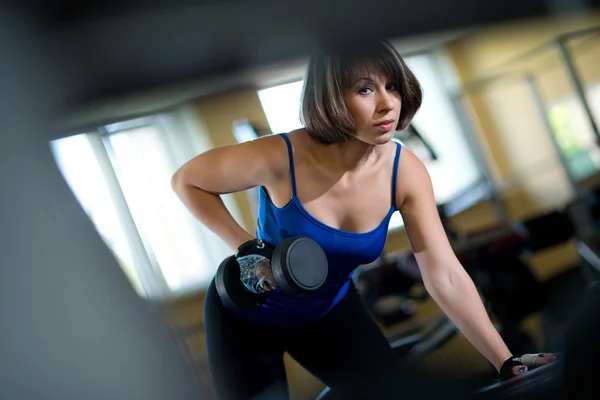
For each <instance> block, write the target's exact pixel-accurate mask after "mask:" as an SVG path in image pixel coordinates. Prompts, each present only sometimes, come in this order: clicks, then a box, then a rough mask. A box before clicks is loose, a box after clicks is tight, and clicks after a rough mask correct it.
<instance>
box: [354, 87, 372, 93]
mask: <svg viewBox="0 0 600 400" xmlns="http://www.w3.org/2000/svg"><path fill="white" fill-rule="evenodd" d="M372 91H373V89H371V88H368V87H367V88H361V89H359V90H358V93H360V94H369V93H371V92H372Z"/></svg>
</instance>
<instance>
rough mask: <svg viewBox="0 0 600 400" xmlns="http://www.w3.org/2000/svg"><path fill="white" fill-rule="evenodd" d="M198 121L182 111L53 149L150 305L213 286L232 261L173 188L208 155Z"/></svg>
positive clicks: (76, 138) (105, 129) (100, 130)
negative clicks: (192, 163)
mask: <svg viewBox="0 0 600 400" xmlns="http://www.w3.org/2000/svg"><path fill="white" fill-rule="evenodd" d="M186 118H187V119H186ZM190 121H191V120H190V118H189V116H187V114H185V113H184V112H179V113H177V112H174V113H173V114H168V115H159V116H153V117H148V118H144V119H137V120H132V121H125V122H122V123H118V124H113V125H109V126H104V127H100V128H98V130H97V131H94V132H88V133H85V134H81V135H77V136H73V137H68V138H64V139H60V140H56V141H54V142H52V143H51V147H52V150H53V154H54V157H55V159H56V162H57V164H58V166H59V168H60V170H61V172H62V174H63V176H64V177H65V179H66V181H67V182H68V184H69V186H70V188H71V189H72V191H73V193H74V194H75V195H76V197H77V199H78V201H79V202H80V204H81V205H82V207H83V208H84V210H85V211H86V213H87V214H88V216H89V217H90V219H91V220H92V222H93V223H94V225H95V226H96V228H97V230H98V232H99V233H100V235H101V236H102V238H103V239H104V241H105V242H106V244H107V246H108V247H109V248H110V249H111V250H112V251H113V253H114V254H115V257H116V258H117V259H118V261H119V263H120V265H121V267H122V268H123V271H124V272H125V273H126V274H127V276H128V277H129V279H130V281H131V282H132V285H133V286H134V288H135V290H136V291H137V292H138V293H139V294H140V295H141V296H144V297H147V298H153V299H164V298H168V297H173V296H180V295H183V294H186V293H189V292H192V291H195V290H197V289H200V288H204V287H206V286H207V285H208V283H209V282H210V280H211V279H212V277H213V276H214V273H215V272H216V270H217V268H218V265H219V263H220V261H221V260H223V259H225V258H226V257H227V256H228V255H230V250H229V249H228V248H227V246H226V245H225V243H223V242H222V241H221V240H220V239H219V238H218V237H216V235H214V234H213V233H212V232H210V231H208V230H207V229H206V228H205V227H203V226H202V224H201V223H200V222H199V221H197V220H196V219H195V218H194V217H193V216H192V214H191V213H190V212H189V211H188V210H187V209H186V208H185V206H184V205H183V204H182V203H181V201H180V200H179V199H178V198H177V196H176V195H175V193H174V192H173V190H172V189H171V177H172V175H173V173H174V172H175V171H176V169H177V168H178V167H179V165H181V164H183V163H184V162H186V161H187V160H189V159H190V158H192V157H193V156H194V155H195V154H199V153H200V152H202V151H204V150H205V149H203V148H201V147H199V145H198V143H199V142H201V139H199V138H198V137H199V136H201V135H202V134H203V132H202V130H201V127H199V125H197V124H196V126H195V127H194V126H193V125H191V122H190ZM192 122H193V121H192ZM225 197H226V198H224V202H225V203H226V205H227V207H228V208H229V209H230V211H232V214H233V215H234V217H238V218H239V216H238V215H237V210H235V207H234V206H233V203H232V201H231V199H230V198H227V196H225Z"/></svg>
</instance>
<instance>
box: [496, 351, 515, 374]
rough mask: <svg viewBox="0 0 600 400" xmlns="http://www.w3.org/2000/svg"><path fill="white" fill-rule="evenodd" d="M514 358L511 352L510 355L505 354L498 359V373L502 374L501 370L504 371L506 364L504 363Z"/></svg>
mask: <svg viewBox="0 0 600 400" xmlns="http://www.w3.org/2000/svg"><path fill="white" fill-rule="evenodd" d="M512 356H513V355H512V353H510V352H509V353H508V354H503V355H502V356H500V357H499V358H498V359H497V361H496V365H495V367H496V370H497V371H498V372H500V370H501V369H502V364H504V362H505V361H506V360H508V359H509V358H511V357H512Z"/></svg>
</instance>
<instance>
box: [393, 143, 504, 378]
mask: <svg viewBox="0 0 600 400" xmlns="http://www.w3.org/2000/svg"><path fill="white" fill-rule="evenodd" d="M397 187H398V192H397V193H396V198H397V204H399V210H400V213H401V214H402V218H403V220H404V225H405V229H406V232H407V234H408V238H409V240H410V244H411V247H412V250H413V252H414V254H415V257H416V260H417V263H418V265H419V268H420V270H421V274H422V276H423V282H424V284H425V287H426V289H427V291H428V292H429V294H430V296H431V297H432V298H433V299H434V300H435V302H436V303H437V304H438V305H439V306H440V308H441V309H442V311H443V312H444V313H445V314H446V315H447V316H448V317H449V318H450V319H451V320H452V322H454V324H455V325H456V326H457V328H458V329H459V330H460V331H461V332H462V334H463V335H464V336H465V337H466V338H467V340H469V342H471V344H472V345H473V346H474V347H475V348H476V349H477V350H478V351H479V352H481V354H483V356H484V357H485V358H487V359H488V360H489V361H490V362H491V363H492V364H493V365H494V367H495V368H496V370H497V371H500V368H501V366H502V363H503V362H504V361H505V360H506V359H508V358H509V357H511V356H512V353H511V352H510V350H509V349H508V348H507V346H506V344H505V343H504V341H503V340H502V338H501V337H500V334H499V333H498V331H497V330H496V328H495V327H494V325H493V324H492V322H491V320H490V317H489V316H488V313H487V311H486V309H485V307H484V305H483V302H482V301H481V298H480V297H479V293H478V292H477V289H476V288H475V285H474V283H473V281H472V279H471V277H470V276H469V275H468V274H467V272H466V271H465V269H464V268H463V266H462V265H461V264H460V262H459V261H458V259H457V257H456V255H455V254H454V251H453V249H452V247H451V245H450V243H449V241H448V238H447V235H446V232H445V231H444V228H443V226H442V223H441V221H440V217H439V215H438V211H437V207H436V203H435V198H434V193H433V187H432V184H431V179H430V177H429V174H428V172H427V169H426V168H425V166H424V165H423V164H422V162H421V161H420V160H419V159H418V158H417V157H416V156H415V155H414V154H413V153H411V152H410V151H407V149H405V148H403V149H402V157H401V162H400V166H399V170H398V185H397Z"/></svg>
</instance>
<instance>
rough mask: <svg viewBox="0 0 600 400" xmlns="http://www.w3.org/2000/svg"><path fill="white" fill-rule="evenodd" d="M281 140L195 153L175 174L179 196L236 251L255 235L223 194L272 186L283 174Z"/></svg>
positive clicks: (247, 143) (259, 140) (203, 222)
mask: <svg viewBox="0 0 600 400" xmlns="http://www.w3.org/2000/svg"><path fill="white" fill-rule="evenodd" d="M273 139H275V140H273ZM279 141H280V139H279V138H273V137H265V138H260V139H256V140H253V141H250V142H245V143H240V144H235V145H230V146H223V147H218V148H215V149H212V150H209V151H207V152H205V153H202V154H200V155H198V156H196V157H194V158H193V159H191V160H190V161H188V162H187V163H185V164H184V165H183V166H181V168H179V170H177V171H176V172H175V174H174V175H173V178H172V181H171V186H172V188H173V190H174V191H175V193H176V194H177V196H178V197H179V199H180V200H181V201H182V202H183V204H184V205H185V206H186V207H187V208H188V210H189V211H190V212H191V213H192V214H193V215H194V216H195V217H196V218H197V219H198V220H199V221H200V222H201V223H202V224H204V225H205V226H206V227H207V228H208V229H210V230H211V231H212V232H214V233H215V234H216V235H217V236H219V237H220V238H221V239H222V240H223V241H224V242H225V243H227V245H228V246H229V247H230V248H231V249H232V250H233V251H237V249H238V247H239V246H240V245H241V244H242V243H244V242H246V241H248V240H251V239H254V235H251V234H250V233H248V232H247V231H246V230H245V229H244V228H242V227H241V226H240V224H239V223H238V222H237V221H236V220H235V219H234V218H233V216H232V215H231V213H230V212H229V211H228V210H227V208H226V207H225V204H224V203H223V200H222V199H221V197H220V195H221V194H227V193H233V192H239V191H243V190H247V189H249V188H252V187H255V186H260V185H262V186H270V185H271V184H272V183H273V182H274V181H275V180H276V179H277V178H278V176H280V174H279V172H280V171H278V169H279V168H280V166H281V158H282V157H281V151H280V149H281V148H280V145H281V143H279ZM281 142H283V141H281Z"/></svg>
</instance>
